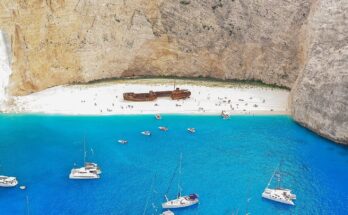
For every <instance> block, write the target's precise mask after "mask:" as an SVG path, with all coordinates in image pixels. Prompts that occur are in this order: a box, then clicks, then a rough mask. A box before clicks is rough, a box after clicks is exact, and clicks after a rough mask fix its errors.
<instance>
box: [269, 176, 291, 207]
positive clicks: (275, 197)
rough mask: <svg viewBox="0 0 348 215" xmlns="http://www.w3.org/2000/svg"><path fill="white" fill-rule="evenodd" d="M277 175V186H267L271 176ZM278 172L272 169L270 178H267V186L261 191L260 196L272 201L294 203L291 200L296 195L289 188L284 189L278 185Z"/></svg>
mask: <svg viewBox="0 0 348 215" xmlns="http://www.w3.org/2000/svg"><path fill="white" fill-rule="evenodd" d="M274 176H276V177H277V181H278V186H277V187H276V188H269V186H270V184H271V182H272V180H273V177H274ZM280 177H281V176H280V173H279V172H278V173H277V171H274V173H273V175H272V177H271V179H270V180H269V182H268V184H267V187H266V188H265V190H264V191H263V193H262V197H263V198H265V199H269V200H272V201H276V202H280V203H283V204H288V205H295V203H294V202H293V200H296V195H295V194H292V193H291V190H290V189H284V188H281V187H280Z"/></svg>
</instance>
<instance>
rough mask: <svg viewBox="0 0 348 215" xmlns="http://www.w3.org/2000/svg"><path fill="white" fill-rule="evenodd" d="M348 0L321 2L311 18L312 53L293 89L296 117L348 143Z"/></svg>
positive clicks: (321, 132) (321, 131)
mask: <svg viewBox="0 0 348 215" xmlns="http://www.w3.org/2000/svg"><path fill="white" fill-rule="evenodd" d="M347 11H348V1H338V0H325V1H320V2H317V4H316V5H315V8H314V10H313V13H312V14H311V16H310V17H309V29H308V32H309V34H308V40H309V44H310V46H309V51H308V52H309V53H308V59H309V60H308V62H307V64H306V66H305V69H304V70H303V71H302V72H301V74H300V75H299V78H298V81H297V84H296V85H295V87H294V89H293V90H292V94H293V101H292V103H293V104H292V107H293V116H294V119H295V120H296V121H298V122H300V123H301V124H303V125H305V126H306V127H308V128H310V129H312V130H314V131H316V132H318V133H320V134H321V135H323V136H325V137H328V138H330V139H332V140H335V141H338V142H341V143H346V144H348V17H347Z"/></svg>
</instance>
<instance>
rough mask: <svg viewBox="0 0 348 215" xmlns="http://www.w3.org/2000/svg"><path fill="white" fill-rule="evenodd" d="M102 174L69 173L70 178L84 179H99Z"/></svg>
mask: <svg viewBox="0 0 348 215" xmlns="http://www.w3.org/2000/svg"><path fill="white" fill-rule="evenodd" d="M99 178H100V176H99V175H96V176H75V175H72V174H70V175H69V179H84V180H88V179H99Z"/></svg>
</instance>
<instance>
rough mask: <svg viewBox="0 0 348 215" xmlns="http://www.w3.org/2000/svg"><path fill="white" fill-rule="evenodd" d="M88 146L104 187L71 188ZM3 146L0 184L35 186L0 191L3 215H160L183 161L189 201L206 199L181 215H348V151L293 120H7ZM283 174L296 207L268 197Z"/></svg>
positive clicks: (2, 126)
mask: <svg viewBox="0 0 348 215" xmlns="http://www.w3.org/2000/svg"><path fill="white" fill-rule="evenodd" d="M158 126H167V127H169V131H168V132H161V131H159V130H158V129H157V127H158ZM187 127H195V128H196V130H197V132H196V133H195V134H193V135H192V134H189V133H188V132H187V131H186V128H187ZM148 129H149V130H152V131H153V135H152V136H150V137H145V136H142V135H141V134H140V131H143V130H148ZM84 136H85V137H86V140H87V148H88V149H90V148H92V149H93V150H88V156H87V157H88V160H90V161H95V162H97V163H98V164H99V165H100V166H101V168H102V170H103V173H102V177H101V179H100V180H92V181H91V180H90V181H88V180H87V181H74V180H69V179H68V175H69V172H70V169H71V168H72V167H73V166H74V163H76V164H78V165H81V164H82V163H83V143H82V141H83V137H84ZM0 137H1V139H0V158H1V159H0V165H1V166H0V174H4V175H13V176H17V178H18V180H19V182H20V184H21V185H26V186H27V189H26V190H24V191H23V190H20V189H19V188H18V187H16V188H9V189H4V188H1V189H0V214H5V215H7V214H27V210H28V211H29V213H30V214H93V215H95V214H127V215H128V214H129V215H132V214H143V212H144V209H145V205H146V201H147V199H148V200H149V201H148V202H149V203H148V207H147V208H146V212H145V214H159V213H160V212H161V210H160V204H161V202H162V201H163V195H164V193H165V192H166V191H167V190H168V187H169V193H168V196H169V197H175V195H176V192H177V181H178V177H176V176H177V174H176V175H175V177H174V180H173V182H172V183H170V181H171V178H172V176H173V172H175V168H176V166H177V165H178V162H179V157H180V153H182V155H183V160H182V176H181V181H182V188H183V193H184V194H189V193H192V192H196V193H198V194H199V195H200V204H199V205H198V206H195V207H193V208H189V209H181V210H177V211H175V212H176V214H179V215H180V214H182V215H184V214H187V215H189V214H207V215H215V214H218V215H221V214H226V215H227V214H232V213H235V214H236V213H237V212H238V214H245V212H246V211H249V212H250V213H251V214H348V204H347V202H348V183H347V182H348V171H347V170H348V148H347V147H342V146H339V145H337V144H334V143H332V142H330V141H328V140H325V139H323V138H321V137H319V136H317V135H315V134H314V133H312V132H310V131H308V130H307V129H304V128H302V127H300V126H298V125H297V124H296V123H294V122H293V121H292V119H291V118H290V117H287V116H255V117H253V116H235V117H232V118H231V119H230V120H221V119H220V118H219V117H216V116H176V115H164V116H163V119H162V120H160V121H157V120H155V118H154V117H153V116H147V115H145V116H105V117H81V116H80V117H71V116H34V115H22V116H21V115H17V116H13V115H0ZM117 139H127V140H128V141H129V143H128V144H127V145H121V144H118V143H117ZM92 151H93V152H94V153H92ZM278 165H280V168H281V170H282V173H283V178H282V185H283V186H284V187H288V188H291V189H292V190H293V191H294V193H295V194H297V198H298V200H297V201H296V202H295V203H296V206H286V205H281V204H279V203H274V202H271V201H268V200H264V199H262V198H261V197H260V196H261V193H262V191H263V189H264V187H265V186H266V185H267V183H268V180H269V178H270V177H271V175H272V173H273V171H274V169H275V168H276V167H277V166H278ZM152 181H154V186H153V189H151V183H152ZM27 197H28V200H29V204H27V203H26V202H27V201H26V198H27ZM248 199H250V201H249V203H248V202H247V200H248ZM156 209H157V212H156Z"/></svg>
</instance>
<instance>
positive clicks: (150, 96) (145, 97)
mask: <svg viewBox="0 0 348 215" xmlns="http://www.w3.org/2000/svg"><path fill="white" fill-rule="evenodd" d="M190 95H191V92H190V91H188V90H181V89H179V88H176V89H175V90H171V91H149V92H148V93H133V92H127V93H123V99H124V100H127V101H135V102H143V101H154V100H156V99H157V98H158V97H170V98H171V99H172V100H179V99H186V98H188V97H190Z"/></svg>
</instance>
